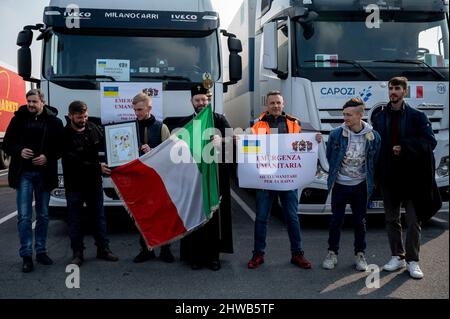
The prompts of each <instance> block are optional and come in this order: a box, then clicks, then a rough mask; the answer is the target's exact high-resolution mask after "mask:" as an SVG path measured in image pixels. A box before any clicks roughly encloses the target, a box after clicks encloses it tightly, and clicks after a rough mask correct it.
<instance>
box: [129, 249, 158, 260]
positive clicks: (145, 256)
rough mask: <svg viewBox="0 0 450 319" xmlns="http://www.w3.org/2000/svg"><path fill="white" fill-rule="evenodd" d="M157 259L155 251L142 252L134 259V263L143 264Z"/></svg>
mask: <svg viewBox="0 0 450 319" xmlns="http://www.w3.org/2000/svg"><path fill="white" fill-rule="evenodd" d="M155 258H156V255H155V252H154V251H153V250H141V252H140V253H139V254H138V255H137V256H136V257H134V259H133V262H134V263H143V262H144V261H147V260H152V259H155Z"/></svg>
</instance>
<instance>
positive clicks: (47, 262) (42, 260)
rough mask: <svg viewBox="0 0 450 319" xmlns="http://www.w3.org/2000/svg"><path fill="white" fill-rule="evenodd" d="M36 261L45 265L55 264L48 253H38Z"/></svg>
mask: <svg viewBox="0 0 450 319" xmlns="http://www.w3.org/2000/svg"><path fill="white" fill-rule="evenodd" d="M36 261H37V262H38V263H40V264H43V265H53V260H51V259H50V257H48V255H47V254H46V253H41V254H36Z"/></svg>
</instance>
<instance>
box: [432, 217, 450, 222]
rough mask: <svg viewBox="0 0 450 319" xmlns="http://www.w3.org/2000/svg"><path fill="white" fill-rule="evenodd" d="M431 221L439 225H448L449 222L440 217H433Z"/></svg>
mask: <svg viewBox="0 0 450 319" xmlns="http://www.w3.org/2000/svg"><path fill="white" fill-rule="evenodd" d="M431 219H432V220H434V221H437V222H439V223H448V221H446V220H445V219H440V218H438V217H432V218H431Z"/></svg>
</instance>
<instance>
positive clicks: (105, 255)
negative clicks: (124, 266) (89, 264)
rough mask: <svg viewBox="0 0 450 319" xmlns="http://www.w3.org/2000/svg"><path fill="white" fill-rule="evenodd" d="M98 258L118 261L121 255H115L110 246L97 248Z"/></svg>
mask: <svg viewBox="0 0 450 319" xmlns="http://www.w3.org/2000/svg"><path fill="white" fill-rule="evenodd" d="M97 258H98V259H103V260H107V261H118V260H119V257H117V256H116V255H114V254H113V253H112V252H111V250H110V249H109V248H103V249H100V248H97Z"/></svg>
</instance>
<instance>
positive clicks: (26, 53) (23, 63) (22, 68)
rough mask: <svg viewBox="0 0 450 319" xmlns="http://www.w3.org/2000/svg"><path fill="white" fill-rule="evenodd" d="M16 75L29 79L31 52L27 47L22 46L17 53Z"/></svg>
mask: <svg viewBox="0 0 450 319" xmlns="http://www.w3.org/2000/svg"><path fill="white" fill-rule="evenodd" d="M17 70H18V74H19V75H20V76H21V77H22V78H24V79H28V78H31V50H30V47H28V46H23V47H21V48H20V49H19V50H18V51H17Z"/></svg>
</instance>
